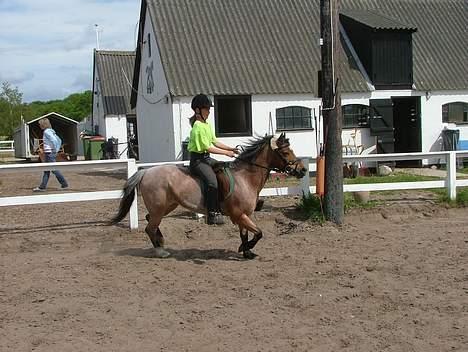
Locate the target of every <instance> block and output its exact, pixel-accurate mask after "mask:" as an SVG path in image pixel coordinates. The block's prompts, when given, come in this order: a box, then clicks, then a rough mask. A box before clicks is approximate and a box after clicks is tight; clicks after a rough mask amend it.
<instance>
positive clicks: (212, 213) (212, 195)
mask: <svg viewBox="0 0 468 352" xmlns="http://www.w3.org/2000/svg"><path fill="white" fill-rule="evenodd" d="M206 208H207V209H208V218H207V220H206V223H207V224H208V225H222V224H224V219H223V216H222V215H221V213H220V212H219V204H218V190H217V189H216V188H213V187H208V189H207V191H206Z"/></svg>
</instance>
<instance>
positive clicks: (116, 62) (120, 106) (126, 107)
mask: <svg viewBox="0 0 468 352" xmlns="http://www.w3.org/2000/svg"><path fill="white" fill-rule="evenodd" d="M95 62H96V65H97V70H98V73H99V77H100V79H101V81H100V83H101V93H102V98H103V101H104V111H105V114H106V115H127V114H135V110H134V109H132V108H131V106H130V95H131V92H132V89H131V82H132V78H133V68H134V65H135V52H134V51H109V50H96V52H95ZM124 72H125V74H124ZM125 76H126V77H125ZM127 80H128V81H127Z"/></svg>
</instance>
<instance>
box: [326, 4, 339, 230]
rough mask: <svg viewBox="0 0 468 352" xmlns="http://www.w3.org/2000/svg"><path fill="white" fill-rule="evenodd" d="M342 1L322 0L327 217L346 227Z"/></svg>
mask: <svg viewBox="0 0 468 352" xmlns="http://www.w3.org/2000/svg"><path fill="white" fill-rule="evenodd" d="M339 5H340V0H320V32H321V39H322V42H321V44H322V45H321V49H322V86H321V87H322V105H323V107H322V112H323V124H324V129H323V131H324V136H323V140H324V142H325V196H324V209H325V218H326V219H327V220H329V221H332V222H334V223H335V224H342V223H343V217H344V195H343V159H342V143H341V130H342V113H341V94H340V89H339V85H340V81H339V78H338V67H339V61H340V57H339V52H340V51H339V50H338V48H339V45H340V36H339V31H338V23H339V17H338V13H339V12H338V8H339Z"/></svg>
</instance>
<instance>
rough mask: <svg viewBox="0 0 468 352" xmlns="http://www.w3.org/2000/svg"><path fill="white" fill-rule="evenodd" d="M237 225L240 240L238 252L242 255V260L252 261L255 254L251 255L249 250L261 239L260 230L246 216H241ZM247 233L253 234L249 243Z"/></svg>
mask: <svg viewBox="0 0 468 352" xmlns="http://www.w3.org/2000/svg"><path fill="white" fill-rule="evenodd" d="M237 224H238V225H239V231H240V238H241V241H242V243H241V245H240V247H239V252H242V253H243V256H244V258H247V259H253V258H255V257H256V254H255V253H253V252H252V251H251V249H252V248H254V247H255V245H256V244H257V242H258V241H259V240H260V239H261V238H262V237H263V234H262V230H260V229H259V228H258V227H257V225H255V224H254V223H253V222H252V220H250V218H249V217H248V216H247V215H246V214H242V216H241V217H240V218H239V220H238V222H237ZM244 230H245V233H244ZM249 231H250V232H253V234H254V237H253V238H252V239H251V240H250V241H249V237H248V236H249Z"/></svg>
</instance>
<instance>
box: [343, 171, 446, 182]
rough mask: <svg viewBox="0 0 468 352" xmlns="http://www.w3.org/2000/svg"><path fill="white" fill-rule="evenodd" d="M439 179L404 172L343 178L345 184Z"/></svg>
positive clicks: (437, 178)
mask: <svg viewBox="0 0 468 352" xmlns="http://www.w3.org/2000/svg"><path fill="white" fill-rule="evenodd" d="M434 180H440V178H439V177H437V176H420V175H412V174H407V173H404V172H396V173H394V174H391V175H388V176H358V177H356V178H346V179H344V183H345V184H359V183H366V184H367V183H392V182H420V181H434Z"/></svg>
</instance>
